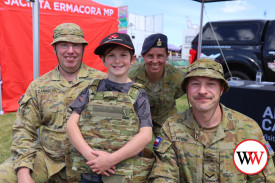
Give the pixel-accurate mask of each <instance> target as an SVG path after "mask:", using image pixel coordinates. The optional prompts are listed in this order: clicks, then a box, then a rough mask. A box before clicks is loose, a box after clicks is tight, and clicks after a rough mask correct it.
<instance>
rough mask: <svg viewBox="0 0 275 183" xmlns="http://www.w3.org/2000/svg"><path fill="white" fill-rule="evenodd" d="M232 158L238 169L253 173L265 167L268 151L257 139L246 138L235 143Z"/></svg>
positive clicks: (245, 172)
mask: <svg viewBox="0 0 275 183" xmlns="http://www.w3.org/2000/svg"><path fill="white" fill-rule="evenodd" d="M233 160H234V164H235V166H236V168H237V169H238V170H239V171H241V172H242V173H244V174H248V175H254V174H257V173H259V172H261V171H262V170H263V169H264V168H265V167H266V165H267V162H268V152H267V149H266V147H265V146H264V145H263V144H262V143H260V142H259V141H257V140H253V139H248V140H244V141H242V142H241V143H239V144H238V145H237V147H236V148H235V150H234V153H233Z"/></svg>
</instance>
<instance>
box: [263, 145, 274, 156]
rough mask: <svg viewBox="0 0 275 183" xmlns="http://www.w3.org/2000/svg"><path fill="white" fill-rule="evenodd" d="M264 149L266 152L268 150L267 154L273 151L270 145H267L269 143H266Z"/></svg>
mask: <svg viewBox="0 0 275 183" xmlns="http://www.w3.org/2000/svg"><path fill="white" fill-rule="evenodd" d="M265 147H266V148H267V150H268V152H269V154H272V153H274V151H273V149H272V147H271V145H270V144H269V142H267V144H265Z"/></svg>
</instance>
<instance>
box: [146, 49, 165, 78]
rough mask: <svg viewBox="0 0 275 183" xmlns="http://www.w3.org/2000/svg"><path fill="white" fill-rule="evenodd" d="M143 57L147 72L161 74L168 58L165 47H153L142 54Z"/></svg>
mask: <svg viewBox="0 0 275 183" xmlns="http://www.w3.org/2000/svg"><path fill="white" fill-rule="evenodd" d="M143 58H144V62H145V68H146V73H147V74H157V73H158V74H163V72H164V67H165V63H166V60H167V58H168V55H167V54H166V49H165V48H155V47H153V48H151V49H150V50H149V51H148V52H146V53H145V54H144V55H143ZM161 76H162V75H161Z"/></svg>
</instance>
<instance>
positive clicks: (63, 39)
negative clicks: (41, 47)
mask: <svg viewBox="0 0 275 183" xmlns="http://www.w3.org/2000/svg"><path fill="white" fill-rule="evenodd" d="M57 42H70V43H79V44H86V45H88V42H87V41H86V40H85V39H84V38H79V37H78V38H72V37H68V36H66V37H59V38H56V39H54V40H53V42H52V43H51V45H54V44H55V43H57Z"/></svg>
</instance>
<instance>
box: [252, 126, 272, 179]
mask: <svg viewBox="0 0 275 183" xmlns="http://www.w3.org/2000/svg"><path fill="white" fill-rule="evenodd" d="M252 124H253V123H252ZM252 124H251V125H252ZM254 124H255V126H253V127H252V129H253V130H254V134H256V136H257V137H258V139H257V140H259V141H260V142H261V143H262V144H264V145H265V146H266V145H267V144H268V143H267V141H266V140H265V139H264V136H263V133H262V130H261V128H260V127H259V126H258V125H257V123H256V122H255V123H254ZM251 131H252V130H250V131H249V132H247V133H251ZM267 151H268V153H269V158H268V163H267V165H266V167H265V169H264V170H263V171H262V172H260V173H258V174H255V175H248V177H247V179H248V180H249V181H250V182H270V183H273V182H275V167H274V162H273V156H274V151H273V150H272V148H271V149H269V148H267Z"/></svg>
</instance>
